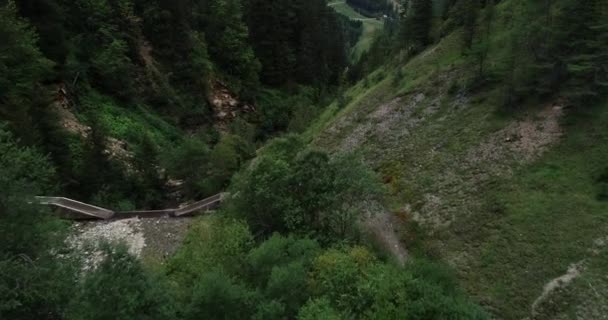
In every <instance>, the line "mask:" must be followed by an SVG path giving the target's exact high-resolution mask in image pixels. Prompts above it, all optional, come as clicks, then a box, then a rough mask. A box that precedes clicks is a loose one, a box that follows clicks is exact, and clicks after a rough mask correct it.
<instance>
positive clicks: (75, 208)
mask: <svg viewBox="0 0 608 320" xmlns="http://www.w3.org/2000/svg"><path fill="white" fill-rule="evenodd" d="M227 196H228V193H219V194H216V195H214V196H211V197H209V198H206V199H203V200H201V201H197V202H194V203H191V204H188V205H186V206H183V207H179V208H175V209H164V210H136V211H113V210H109V209H105V208H101V207H98V206H94V205H91V204H88V203H84V202H80V201H76V200H72V199H68V198H63V197H36V200H38V203H39V204H42V205H48V206H51V207H54V208H57V209H60V211H63V212H64V213H68V215H66V216H67V217H69V218H72V219H102V220H109V219H124V218H130V217H135V216H137V217H141V218H145V217H159V216H166V215H168V216H170V217H184V216H189V215H193V214H196V213H200V212H206V211H209V210H213V209H216V208H217V207H219V205H220V204H221V203H222V201H223V200H225V199H226V197H227Z"/></svg>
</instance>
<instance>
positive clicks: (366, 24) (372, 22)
mask: <svg viewBox="0 0 608 320" xmlns="http://www.w3.org/2000/svg"><path fill="white" fill-rule="evenodd" d="M328 5H329V6H331V7H332V8H334V10H336V12H338V13H340V14H342V15H345V16H347V17H349V18H351V19H356V20H361V22H362V23H363V32H362V34H361V38H360V39H359V42H357V44H356V45H355V47H354V48H353V51H352V52H351V57H352V58H353V59H354V60H356V59H358V58H359V57H360V56H361V54H362V53H363V52H365V51H367V50H368V49H369V47H370V46H371V44H372V40H373V39H374V35H375V34H376V32H377V31H378V30H381V29H382V27H383V26H384V25H383V22H382V21H380V20H376V19H373V18H367V17H365V16H363V15H361V14H359V13H358V12H356V11H355V10H354V9H353V8H351V7H350V6H349V5H348V4H346V2H345V1H335V2H330V3H329V4H328Z"/></svg>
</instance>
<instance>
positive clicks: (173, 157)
mask: <svg viewBox="0 0 608 320" xmlns="http://www.w3.org/2000/svg"><path fill="white" fill-rule="evenodd" d="M254 154H255V150H254V147H253V145H252V144H251V143H249V142H247V141H245V140H243V139H242V138H240V137H239V136H236V135H223V136H222V137H221V138H220V141H219V142H218V143H217V144H216V145H215V146H214V147H213V148H212V149H211V150H209V147H208V146H207V143H205V142H204V141H203V140H201V139H199V138H197V137H188V138H186V139H184V140H183V141H182V142H181V144H179V145H177V146H175V147H174V148H171V149H167V150H166V151H165V152H163V153H162V154H161V163H162V164H163V167H164V168H166V169H167V173H168V174H169V176H171V177H174V178H177V179H182V180H183V181H184V182H185V183H184V191H185V193H186V194H188V195H189V196H191V197H198V196H209V195H213V194H215V193H218V192H220V191H222V190H224V189H225V188H226V186H227V184H228V182H229V181H230V178H231V177H232V174H233V173H234V172H236V171H237V170H238V169H239V168H240V166H241V165H243V164H244V163H245V162H246V161H247V160H249V159H250V158H251V157H253V156H254Z"/></svg>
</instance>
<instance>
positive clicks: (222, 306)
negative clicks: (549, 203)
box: [184, 272, 255, 320]
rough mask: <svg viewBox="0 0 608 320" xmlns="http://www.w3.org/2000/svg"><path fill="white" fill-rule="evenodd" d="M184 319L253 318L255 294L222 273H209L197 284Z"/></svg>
mask: <svg viewBox="0 0 608 320" xmlns="http://www.w3.org/2000/svg"><path fill="white" fill-rule="evenodd" d="M189 298H190V303H189V304H188V305H187V307H186V310H185V311H184V319H186V320H190V319H192V320H196V319H210V320H215V319H217V320H220V319H242V318H243V315H248V314H252V313H253V310H254V308H255V294H254V293H253V292H252V291H250V290H248V289H247V288H246V287H244V286H242V285H240V284H237V283H234V281H232V280H231V279H230V278H229V277H227V276H226V275H225V274H223V273H220V272H206V273H203V274H202V275H201V277H200V278H199V279H198V281H197V282H196V285H195V287H194V289H193V291H192V294H191V296H190V297H189Z"/></svg>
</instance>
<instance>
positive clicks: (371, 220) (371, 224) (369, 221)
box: [363, 204, 408, 266]
mask: <svg viewBox="0 0 608 320" xmlns="http://www.w3.org/2000/svg"><path fill="white" fill-rule="evenodd" d="M363 223H364V225H365V227H366V229H367V231H368V232H369V234H370V236H372V237H373V238H374V240H375V241H377V244H379V245H381V246H382V247H383V249H384V250H386V251H387V252H388V253H390V254H391V256H393V257H394V258H395V260H396V262H397V263H398V264H399V265H401V266H403V265H404V264H405V262H406V261H407V258H408V252H407V249H406V248H405V246H404V245H403V243H401V241H400V240H399V236H398V233H397V228H398V222H397V221H395V217H394V216H393V215H392V214H391V213H390V212H388V211H386V210H385V209H384V208H383V207H382V206H381V205H379V204H376V205H374V206H372V209H370V210H369V211H368V212H367V214H366V217H365V220H364V222H363Z"/></svg>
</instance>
